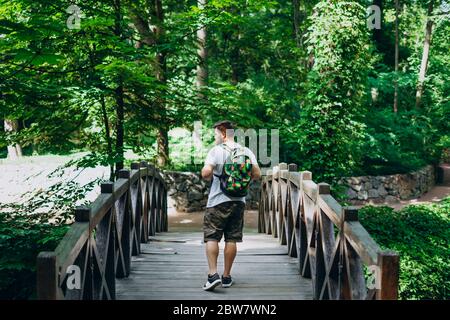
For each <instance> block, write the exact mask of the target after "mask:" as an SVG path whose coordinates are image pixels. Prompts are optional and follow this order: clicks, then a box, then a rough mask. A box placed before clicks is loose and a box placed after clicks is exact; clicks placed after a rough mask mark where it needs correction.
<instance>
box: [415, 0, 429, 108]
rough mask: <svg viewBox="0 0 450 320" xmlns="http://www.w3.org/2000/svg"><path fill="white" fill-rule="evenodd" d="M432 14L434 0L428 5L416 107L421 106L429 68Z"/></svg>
mask: <svg viewBox="0 0 450 320" xmlns="http://www.w3.org/2000/svg"><path fill="white" fill-rule="evenodd" d="M432 14H433V1H430V4H429V6H428V20H427V26H426V31H425V40H424V42H423V53H422V62H421V63H420V71H419V78H418V81H417V92H416V108H419V107H420V103H421V102H422V94H423V83H424V81H425V76H426V74H427V69H428V59H429V56H430V45H431V33H432V32H433V20H432V19H431V15H432Z"/></svg>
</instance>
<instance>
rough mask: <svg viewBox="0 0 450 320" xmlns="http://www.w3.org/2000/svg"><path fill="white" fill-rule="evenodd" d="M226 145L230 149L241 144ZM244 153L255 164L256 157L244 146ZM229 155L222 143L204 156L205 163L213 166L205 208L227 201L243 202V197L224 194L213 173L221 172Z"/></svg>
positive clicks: (230, 143)
mask: <svg viewBox="0 0 450 320" xmlns="http://www.w3.org/2000/svg"><path fill="white" fill-rule="evenodd" d="M226 145H227V146H229V147H230V148H231V149H233V148H242V146H241V145H240V144H238V143H233V142H227V143H226ZM244 150H245V151H244V152H245V154H246V155H247V156H248V157H249V158H250V161H251V163H252V165H257V164H258V162H257V161H256V157H255V155H254V154H253V152H252V151H251V150H250V149H249V148H247V147H244ZM229 155H230V151H229V150H227V149H226V148H225V147H224V146H222V144H219V145H216V146H215V147H213V148H212V149H211V150H209V152H208V155H207V156H206V160H205V165H208V164H210V165H212V166H213V167H214V170H213V174H214V175H213V177H212V179H213V182H212V184H211V190H210V191H209V195H208V203H207V204H206V207H207V208H211V207H214V206H217V205H218V204H221V203H223V202H227V201H242V202H244V203H245V197H229V196H227V195H225V194H224V193H223V192H222V190H220V183H219V178H218V177H216V176H215V175H218V176H220V175H221V174H222V167H223V164H224V163H225V161H226V159H227V157H228V156H229Z"/></svg>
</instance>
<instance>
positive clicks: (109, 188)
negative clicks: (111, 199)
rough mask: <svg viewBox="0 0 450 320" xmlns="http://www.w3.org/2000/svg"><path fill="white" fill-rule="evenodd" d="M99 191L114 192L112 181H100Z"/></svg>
mask: <svg viewBox="0 0 450 320" xmlns="http://www.w3.org/2000/svg"><path fill="white" fill-rule="evenodd" d="M100 192H101V193H113V192H114V183H113V182H111V181H107V182H102V183H101V184H100Z"/></svg>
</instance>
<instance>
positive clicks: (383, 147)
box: [354, 109, 443, 175]
mask: <svg viewBox="0 0 450 320" xmlns="http://www.w3.org/2000/svg"><path fill="white" fill-rule="evenodd" d="M366 123H367V127H366V131H365V138H364V142H363V144H362V150H363V153H364V156H363V158H362V161H361V164H360V165H359V166H358V167H357V168H355V171H354V174H355V175H359V174H370V175H383V174H396V173H407V172H410V171H414V170H417V169H420V168H421V167H423V166H424V165H426V164H428V163H437V162H438V161H439V158H440V156H441V153H442V149H443V141H442V142H441V141H440V140H439V135H440V132H439V131H438V130H437V129H436V127H435V126H434V123H433V118H432V117H431V116H430V115H427V114H423V113H422V112H418V111H415V110H413V111H403V112H399V113H398V114H397V115H393V114H392V112H391V111H390V110H386V109H381V110H375V111H373V112H371V116H370V117H368V118H367V122H366Z"/></svg>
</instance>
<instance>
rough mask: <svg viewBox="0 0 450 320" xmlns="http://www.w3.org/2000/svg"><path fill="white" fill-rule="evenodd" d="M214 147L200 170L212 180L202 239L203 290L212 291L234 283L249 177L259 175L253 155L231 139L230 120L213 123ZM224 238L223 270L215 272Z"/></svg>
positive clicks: (232, 129)
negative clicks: (205, 263)
mask: <svg viewBox="0 0 450 320" xmlns="http://www.w3.org/2000/svg"><path fill="white" fill-rule="evenodd" d="M214 137H215V144H216V146H215V147H213V148H212V149H211V150H210V151H209V152H208V155H207V157H206V160H205V166H204V167H203V169H202V177H203V178H204V179H206V180H210V179H212V184H211V190H210V192H209V196H208V203H207V205H206V212H205V217H204V222H203V232H204V242H205V243H206V256H207V258H208V267H209V274H208V280H207V282H206V283H205V285H204V286H203V289H204V290H207V291H212V290H214V288H215V287H217V286H218V285H220V284H222V287H224V288H227V287H230V286H231V285H232V284H233V280H232V278H231V267H232V265H233V262H234V258H235V257H236V253H237V246H236V243H237V242H242V229H243V227H244V209H245V194H246V192H247V189H248V185H249V183H250V180H256V179H259V178H260V177H261V170H260V169H259V167H258V163H257V161H256V157H255V155H254V154H253V152H251V151H250V150H249V149H248V148H246V147H242V146H241V145H239V144H238V143H235V142H234V128H233V125H232V123H231V122H230V121H220V122H217V123H216V124H214ZM222 236H224V237H225V250H224V271H223V275H222V278H220V276H219V274H218V273H217V258H218V256H219V242H220V241H221V239H222Z"/></svg>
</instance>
